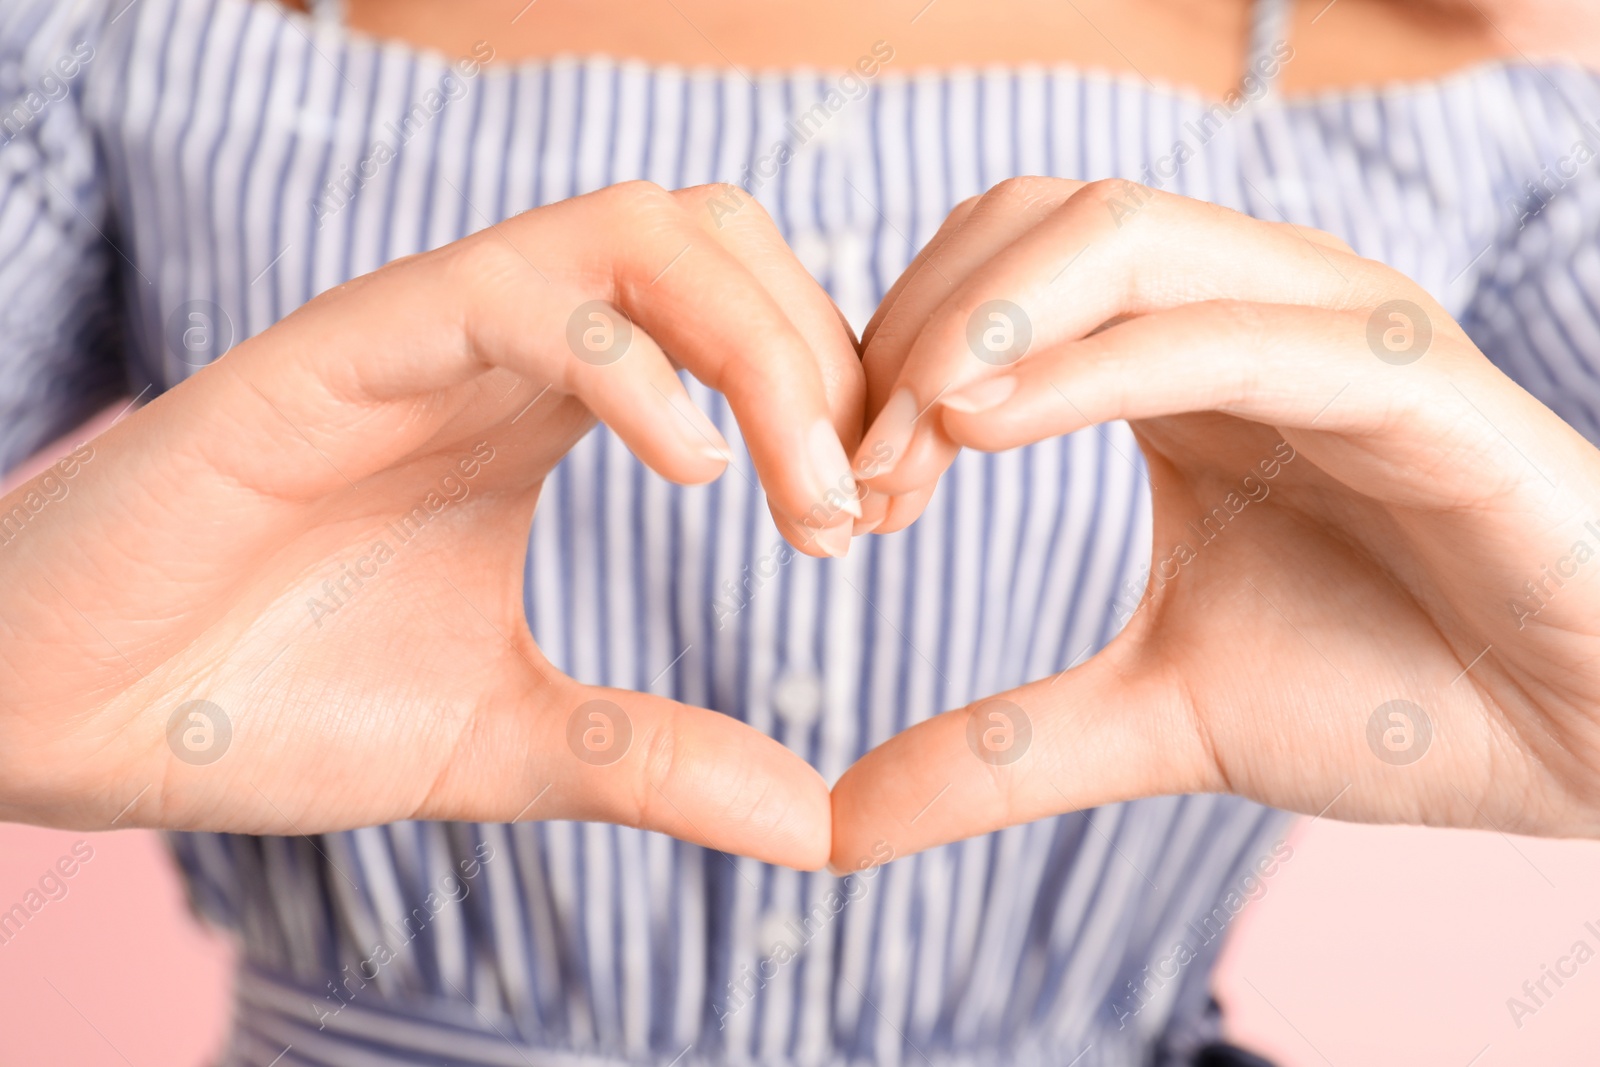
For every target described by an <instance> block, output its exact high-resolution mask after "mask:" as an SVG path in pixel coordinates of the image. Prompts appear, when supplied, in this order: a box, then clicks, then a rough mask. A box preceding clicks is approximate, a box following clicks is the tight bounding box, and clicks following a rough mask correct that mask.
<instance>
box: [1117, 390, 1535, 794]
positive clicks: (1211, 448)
mask: <svg viewBox="0 0 1600 1067" xmlns="http://www.w3.org/2000/svg"><path fill="white" fill-rule="evenodd" d="M1135 430H1136V432H1137V433H1138V434H1139V436H1140V439H1141V443H1142V444H1143V446H1144V449H1145V452H1146V456H1147V458H1148V461H1149V465H1150V468H1151V478H1152V483H1153V503H1154V509H1155V524H1154V531H1155V532H1154V541H1155V553H1154V556H1155V558H1154V561H1153V564H1152V573H1151V578H1150V584H1151V586H1152V594H1151V597H1150V599H1149V600H1147V601H1146V602H1145V603H1144V604H1143V605H1142V607H1140V608H1139V609H1138V611H1137V613H1136V615H1135V619H1134V620H1133V621H1132V622H1131V623H1130V626H1129V628H1128V630H1127V633H1126V636H1125V637H1124V638H1123V641H1124V642H1125V643H1127V644H1128V645H1130V646H1132V648H1133V649H1136V650H1137V651H1132V652H1130V653H1129V654H1131V655H1133V656H1134V657H1136V658H1137V659H1138V661H1139V662H1140V663H1149V664H1150V665H1151V666H1153V667H1155V668H1156V669H1158V670H1160V671H1162V672H1164V673H1166V674H1167V675H1169V676H1170V677H1171V678H1174V679H1181V680H1182V684H1181V691H1183V692H1185V693H1186V695H1187V697H1188V700H1189V702H1190V705H1191V707H1190V709H1189V710H1190V711H1191V712H1192V714H1193V716H1194V718H1195V720H1196V722H1197V723H1199V724H1200V726H1201V728H1202V730H1203V733H1204V735H1205V736H1206V738H1207V739H1208V743H1209V744H1210V745H1211V746H1212V748H1213V752H1214V756H1215V759H1216V762H1217V767H1218V771H1219V773H1220V775H1221V778H1222V783H1221V784H1222V786H1223V787H1224V788H1227V789H1230V790H1232V791H1237V792H1240V793H1243V794H1244V795H1247V796H1251V797H1254V798H1256V799H1259V800H1262V801H1265V802H1267V803H1271V804H1274V805H1277V806H1281V807H1287V808H1291V809H1295V810H1301V811H1313V812H1315V811H1320V810H1322V809H1323V808H1324V807H1326V806H1327V805H1329V804H1331V803H1333V802H1335V800H1336V798H1337V800H1338V809H1337V810H1338V814H1340V815H1341V816H1342V817H1345V818H1355V819H1370V820H1386V821H1396V820H1398V821H1471V816H1472V815H1473V806H1474V805H1475V804H1476V803H1477V800H1478V799H1479V798H1480V797H1481V796H1482V794H1483V793H1484V792H1485V791H1486V790H1485V787H1486V785H1487V782H1486V780H1485V779H1486V776H1487V775H1488V774H1489V772H1490V770H1491V768H1494V770H1495V773H1497V774H1498V775H1500V776H1501V779H1502V781H1501V784H1502V785H1508V784H1512V782H1515V783H1516V784H1518V785H1524V784H1527V782H1528V780H1529V779H1530V778H1531V777H1534V776H1536V775H1538V774H1539V772H1538V770H1537V769H1536V768H1535V767H1534V766H1533V765H1532V763H1531V761H1529V760H1527V759H1525V758H1521V757H1520V756H1519V755H1518V753H1516V752H1515V751H1514V748H1515V746H1514V745H1512V744H1508V740H1509V738H1508V735H1507V728H1508V727H1509V728H1510V729H1511V730H1517V731H1526V730H1527V728H1528V727H1529V726H1530V725H1531V724H1529V723H1526V722H1523V723H1518V722H1515V721H1514V720H1513V721H1510V722H1504V721H1498V722H1497V721H1496V720H1495V719H1494V718H1492V716H1493V715H1494V711H1493V708H1494V705H1493V703H1492V701H1491V699H1486V697H1485V695H1484V694H1485V693H1486V692H1491V693H1492V692H1493V691H1494V688H1495V686H1494V683H1493V682H1492V681H1491V680H1490V679H1491V678H1492V676H1493V666H1494V665H1493V664H1492V663H1486V662H1485V660H1487V659H1488V657H1487V656H1486V657H1485V658H1484V659H1478V656H1479V654H1480V653H1482V652H1484V650H1485V648H1486V646H1488V645H1489V644H1490V643H1491V642H1490V641H1489V639H1488V638H1487V637H1485V636H1484V631H1485V629H1486V627H1485V626H1484V625H1483V623H1484V621H1485V620H1475V619H1470V618H1465V617H1461V609H1463V608H1465V607H1466V605H1463V604H1460V603H1457V602H1456V597H1455V591H1457V590H1460V589H1463V588H1467V587H1468V585H1467V575H1465V574H1463V573H1460V571H1461V568H1462V567H1463V566H1464V561H1463V560H1462V559H1461V558H1459V556H1455V555H1453V554H1445V553H1440V552H1438V551H1437V550H1428V549H1426V548H1425V549H1423V550H1421V551H1419V550H1418V549H1417V548H1416V547H1415V546H1417V545H1419V544H1420V545H1423V546H1436V545H1439V544H1449V543H1452V541H1453V540H1454V539H1452V538H1450V537H1448V536H1445V535H1446V530H1445V528H1446V527H1449V526H1451V525H1453V523H1452V522H1451V520H1450V518H1449V515H1450V509H1452V508H1456V507H1461V506H1465V505H1469V504H1472V503H1474V502H1473V501H1471V500H1470V499H1469V496H1470V495H1471V494H1472V491H1473V489H1474V486H1471V485H1467V484H1461V483H1451V482H1448V481H1441V480H1439V479H1437V478H1432V479H1429V478H1414V477H1410V476H1408V475H1406V474H1402V475H1401V477H1398V478H1396V477H1394V476H1393V475H1392V474H1391V473H1389V471H1386V470H1381V469H1380V468H1381V467H1383V466H1384V465H1383V464H1381V463H1375V462H1373V459H1374V456H1373V455H1372V454H1371V453H1369V452H1366V451H1364V450H1360V449H1357V448H1353V447H1352V445H1351V442H1350V441H1348V440H1347V439H1345V438H1343V437H1341V436H1339V435H1335V434H1318V433H1315V432H1310V433H1297V432H1295V431H1294V430H1292V429H1286V430H1285V431H1283V433H1282V435H1281V436H1280V433H1279V432H1278V431H1277V430H1275V429H1272V428H1269V427H1264V426H1261V425H1259V424H1256V423H1251V422H1246V421H1243V420H1239V419H1234V418H1230V417H1227V416H1219V415H1193V416H1180V417H1176V418H1169V419H1159V420H1150V421H1148V422H1144V423H1140V424H1138V425H1136V426H1135ZM1285 439H1287V440H1288V441H1290V442H1292V443H1293V446H1294V447H1293V450H1292V451H1290V450H1287V449H1285V447H1284V444H1283V442H1284V440H1285ZM1285 452H1287V454H1289V455H1292V456H1293V458H1292V459H1290V460H1289V461H1288V462H1281V460H1280V459H1279V457H1280V456H1282V455H1284V454H1285ZM1263 461H1265V462H1267V463H1268V464H1269V466H1268V468H1267V470H1274V471H1275V472H1276V473H1275V476H1274V477H1271V478H1269V477H1266V472H1265V471H1264V470H1263V469H1262V468H1261V467H1260V464H1261V463H1262V462H1263ZM1420 469H1424V470H1426V469H1428V468H1427V467H1426V466H1424V467H1422V468H1420ZM1391 470H1392V468H1391ZM1241 472H1249V473H1248V474H1245V475H1242V474H1241ZM1246 477H1248V478H1249V480H1248V481H1246V480H1245V478H1246ZM1375 483H1376V484H1375ZM1352 484H1357V485H1360V486H1361V488H1360V489H1353V488H1351V485H1352ZM1383 499H1388V500H1405V501H1407V505H1406V506H1403V507H1402V506H1396V505H1394V504H1389V503H1384V502H1382V501H1383ZM1472 526H1473V532H1474V537H1476V538H1483V537H1485V536H1486V535H1487V536H1492V530H1493V526H1492V524H1491V523H1487V522H1485V521H1483V519H1482V518H1481V517H1480V518H1479V519H1478V520H1476V521H1474V523H1473V524H1472ZM1430 530H1431V532H1430ZM1454 543H1457V544H1460V543H1461V542H1459V541H1454ZM1475 547H1477V548H1483V547H1487V546H1485V545H1483V544H1482V543H1481V542H1480V543H1479V544H1478V545H1477V546H1475ZM1374 561H1382V563H1381V564H1379V565H1374ZM1481 577H1482V575H1481V572H1480V573H1479V574H1478V575H1477V576H1475V578H1474V580H1481ZM1446 609H1448V610H1446ZM1469 665H1470V666H1471V667H1472V670H1471V671H1468V670H1467V669H1466V668H1467V667H1468V666H1469ZM1392 701H1404V702H1408V703H1409V704H1410V705H1414V706H1415V707H1414V708H1413V707H1408V706H1407V704H1391V703H1390V702H1392ZM1380 709H1382V710H1380ZM1418 709H1420V710H1418ZM1374 718H1376V719H1377V720H1378V722H1377V725H1376V726H1375V727H1373V728H1372V729H1371V731H1370V733H1371V736H1369V723H1370V722H1371V720H1373V719H1374ZM1425 799H1426V806H1425V804H1424V800H1425ZM1441 805H1442V807H1443V808H1445V809H1448V810H1451V811H1454V812H1455V813H1456V814H1455V817H1454V818H1453V819H1452V818H1449V817H1447V816H1443V815H1441V814H1440V809H1441ZM1430 813H1431V814H1430ZM1486 814H1487V815H1488V816H1489V817H1490V818H1492V819H1494V820H1495V821H1497V822H1500V821H1505V822H1513V823H1514V822H1515V821H1516V818H1517V812H1516V810H1515V809H1503V810H1502V809H1500V808H1499V807H1498V806H1496V807H1495V810H1492V811H1490V812H1486Z"/></svg>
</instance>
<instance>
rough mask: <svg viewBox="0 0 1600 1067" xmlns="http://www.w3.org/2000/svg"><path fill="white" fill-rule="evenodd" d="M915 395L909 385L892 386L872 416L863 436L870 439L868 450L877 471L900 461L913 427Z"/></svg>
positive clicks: (892, 467) (885, 470)
mask: <svg viewBox="0 0 1600 1067" xmlns="http://www.w3.org/2000/svg"><path fill="white" fill-rule="evenodd" d="M919 414H921V409H920V408H918V407H917V398H916V396H915V395H914V394H913V393H912V392H911V390H909V389H896V390H895V392H894V395H893V396H891V397H890V398H889V402H888V403H886V404H884V405H883V410H882V411H880V412H878V417H877V418H876V419H875V420H873V423H872V429H871V430H869V431H868V433H867V437H868V439H869V440H871V441H872V454H873V458H874V459H875V460H876V464H877V469H876V473H877V474H888V473H889V472H890V471H892V470H894V465H895V464H896V463H898V462H900V457H901V456H903V455H905V453H906V449H907V448H909V447H910V446H911V435H912V434H913V433H914V432H915V431H916V422H917V416H918V415H919Z"/></svg>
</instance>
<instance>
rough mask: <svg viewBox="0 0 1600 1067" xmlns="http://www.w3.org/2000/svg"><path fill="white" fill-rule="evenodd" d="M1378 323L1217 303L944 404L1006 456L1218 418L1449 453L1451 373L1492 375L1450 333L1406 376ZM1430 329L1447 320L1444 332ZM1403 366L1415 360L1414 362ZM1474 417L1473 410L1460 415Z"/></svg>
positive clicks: (1063, 355)
mask: <svg viewBox="0 0 1600 1067" xmlns="http://www.w3.org/2000/svg"><path fill="white" fill-rule="evenodd" d="M1372 318H1373V315H1372V313H1371V312H1363V311H1335V310H1328V309H1324V308H1308V307H1290V306H1284V305H1274V304H1246V303H1240V302H1236V301H1207V302H1204V303H1197V304H1185V305H1183V306H1181V307H1177V308H1174V309H1172V310H1170V311H1164V312H1161V313H1160V314H1155V315H1146V316H1141V317H1139V318H1135V319H1130V320H1128V321H1126V322H1123V323H1121V324H1119V325H1117V326H1114V327H1112V328H1110V329H1108V330H1104V331H1102V332H1100V333H1097V334H1094V335H1093V336H1090V337H1086V338H1084V339H1082V340H1079V341H1073V342H1069V343H1066V344H1063V345H1059V346H1056V347H1054V348H1052V349H1049V350H1047V351H1044V352H1040V353H1038V355H1037V356H1036V357H1035V358H1033V359H1028V360H1023V361H1022V362H1020V363H1019V364H1017V366H1016V367H1014V368H1011V369H1010V370H1008V371H1006V372H1005V373H1004V374H1001V375H1000V376H998V377H995V378H991V379H987V380H985V381H982V382H980V383H977V384H975V385H972V386H970V387H968V388H967V389H966V390H964V391H962V392H959V393H953V394H950V395H947V396H946V397H944V398H943V399H942V400H941V401H940V402H939V407H940V408H941V409H942V410H941V414H940V416H939V420H940V423H941V425H942V427H943V429H944V431H945V432H946V433H947V434H948V435H949V436H950V437H951V439H953V440H955V441H957V442H959V443H960V444H961V445H962V446H964V447H969V448H976V449H981V450H983V451H1003V450H1006V449H1011V448H1016V447H1019V446H1021V445H1024V444H1028V443H1031V442H1033V441H1039V440H1043V439H1044V438H1046V437H1055V436H1059V435H1061V434H1064V433H1070V432H1072V431H1074V430H1077V429H1081V428H1083V427H1085V426H1090V425H1096V424H1099V423H1103V422H1108V421H1112V420H1115V419H1126V420H1129V421H1138V420H1144V419H1153V418H1158V417H1160V416H1166V415H1179V414H1184V413H1188V412H1200V411H1216V412H1221V413H1223V414H1229V415H1235V416H1238V417H1240V418H1244V419H1249V420H1252V421H1255V422H1260V423H1265V424H1268V425H1272V426H1276V427H1280V428H1297V429H1304V430H1317V431H1322V432H1325V433H1329V434H1344V435H1350V436H1355V435H1359V436H1362V437H1366V438H1372V437H1376V436H1380V435H1382V436H1390V437H1394V436H1397V435H1398V436H1399V437H1402V438H1404V439H1405V440H1407V441H1411V442H1413V443H1416V442H1421V443H1422V444H1425V445H1427V446H1428V447H1445V446H1447V445H1448V443H1449V442H1450V441H1456V440H1457V439H1458V437H1459V435H1450V436H1449V437H1440V436H1430V435H1428V434H1419V433H1418V430H1417V427H1418V420H1425V421H1437V422H1439V423H1440V425H1441V429H1442V428H1443V427H1444V425H1445V424H1447V423H1449V422H1451V421H1453V420H1455V419H1456V418H1457V417H1458V416H1459V415H1460V412H1459V411H1457V410H1455V408H1454V406H1452V405H1440V404H1439V402H1438V401H1439V391H1440V388H1441V386H1442V384H1443V382H1444V380H1445V378H1444V377H1443V374H1442V373H1441V372H1449V373H1450V374H1451V376H1452V377H1459V378H1461V379H1462V380H1466V379H1467V378H1469V377H1470V376H1471V375H1473V374H1475V373H1485V372H1490V371H1491V368H1489V367H1488V365H1487V362H1486V361H1485V360H1484V359H1483V357H1482V356H1481V355H1480V354H1478V353H1477V351H1476V350H1475V349H1473V348H1472V346H1471V344H1470V342H1466V341H1465V340H1464V339H1462V338H1461V337H1460V336H1459V335H1458V333H1457V331H1456V330H1455V328H1454V327H1453V326H1452V327H1450V328H1449V329H1448V331H1445V330H1441V332H1440V333H1439V334H1437V335H1434V334H1433V333H1432V327H1431V326H1429V327H1428V328H1427V333H1428V338H1427V340H1426V341H1422V340H1420V338H1421V336H1422V335H1421V334H1420V333H1419V334H1417V335H1415V336H1414V338H1413V340H1414V341H1415V342H1416V343H1417V344H1418V345H1419V347H1418V348H1417V349H1416V351H1415V352H1414V354H1415V356H1416V361H1415V362H1413V363H1406V364H1401V365H1396V364H1394V363H1390V362H1386V361H1384V360H1383V359H1380V358H1377V357H1376V356H1375V355H1374V354H1373V352H1372V350H1371V349H1370V348H1369V346H1368V336H1369V323H1370V322H1371V321H1372ZM1432 321H1435V322H1436V321H1439V320H1438V319H1433V320H1432ZM1405 358H1410V357H1409V356H1407V357H1405ZM1461 406H1462V407H1464V406H1465V405H1464V403H1463V404H1462V405H1461Z"/></svg>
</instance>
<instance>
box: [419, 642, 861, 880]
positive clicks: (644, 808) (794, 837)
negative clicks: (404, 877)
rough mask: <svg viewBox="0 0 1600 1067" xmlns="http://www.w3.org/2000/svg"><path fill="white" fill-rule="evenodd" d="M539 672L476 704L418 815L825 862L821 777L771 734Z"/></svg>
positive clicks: (645, 696)
mask: <svg viewBox="0 0 1600 1067" xmlns="http://www.w3.org/2000/svg"><path fill="white" fill-rule="evenodd" d="M540 673H541V674H542V675H543V676H544V678H545V679H548V681H547V682H541V681H539V680H537V679H536V680H534V681H533V683H532V692H531V693H527V694H524V695H523V696H522V698H521V699H509V700H504V701H501V702H497V703H494V704H491V705H490V706H488V707H485V708H483V709H482V710H481V712H480V715H479V718H478V721H477V722H476V723H475V726H474V730H473V731H472V738H471V741H470V743H464V744H463V745H462V746H460V748H458V750H457V752H456V753H455V754H454V755H453V756H452V758H451V760H450V766H449V769H448V770H447V771H446V773H445V775H444V776H443V777H442V778H441V781H440V784H439V786H438V787H437V788H435V789H434V790H433V791H432V795H431V797H430V801H429V804H428V808H429V811H428V813H427V814H426V815H425V816H423V817H426V818H436V819H460V820H468V821H474V822H496V821H498V822H513V821H523V820H544V819H575V820H580V821H588V822H609V823H618V824H621V825H624V826H633V827H637V828H640V829H645V830H657V831H660V832H661V833H665V834H670V835H671V836H673V837H677V838H681V839H682V840H685V841H689V842H692V843H694V844H697V845H703V846H705V847H707V848H711V849H716V850H718V851H721V852H732V853H736V854H738V855H741V856H750V857H752V858H755V859H758V860H762V861H763V862H767V863H776V864H781V865H783V866H786V867H795V868H799V869H802V870H817V869H818V868H820V867H822V865H823V864H824V863H825V862H827V858H828V850H829V833H830V826H829V822H830V818H829V805H828V787H827V784H826V783H825V782H824V781H823V779H822V776H821V775H820V774H818V773H817V771H816V769H815V768H813V767H812V766H811V765H810V764H808V763H806V762H805V760H803V759H801V758H800V757H799V756H797V755H795V753H793V752H791V751H790V750H789V749H787V748H785V747H784V746H783V745H782V744H780V743H779V742H777V741H775V740H773V739H772V738H770V737H768V736H766V735H765V734H763V733H761V732H760V731H758V730H755V729H753V728H752V727H750V726H747V725H745V724H744V723H742V722H739V721H738V720H737V719H733V718H730V717H729V716H727V715H724V714H722V713H720V712H715V711H710V710H708V709H706V708H699V707H694V706H692V705H688V704H681V703H679V702H677V701H675V700H669V699H667V698H665V697H659V696H655V695H652V694H649V693H638V692H634V691H632V690H626V689H609V688H604V687H599V686H587V685H581V684H579V683H577V682H575V681H573V680H572V679H570V678H567V677H566V676H564V675H560V674H557V673H556V672H555V671H554V670H553V669H552V668H550V667H548V666H544V667H543V668H542V670H541V671H540Z"/></svg>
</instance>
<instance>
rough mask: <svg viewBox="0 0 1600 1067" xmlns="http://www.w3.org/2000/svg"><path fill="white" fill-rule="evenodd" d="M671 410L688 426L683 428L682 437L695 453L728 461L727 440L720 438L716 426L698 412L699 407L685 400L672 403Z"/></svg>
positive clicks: (729, 450) (704, 414)
mask: <svg viewBox="0 0 1600 1067" xmlns="http://www.w3.org/2000/svg"><path fill="white" fill-rule="evenodd" d="M672 410H673V411H676V412H677V413H678V414H680V415H682V416H683V417H684V420H685V421H686V422H687V423H688V424H689V425H687V426H685V427H684V429H683V436H684V437H685V438H686V439H687V440H688V441H690V442H691V443H692V444H693V445H694V447H695V450H696V451H698V452H702V453H704V454H705V455H708V456H711V457H712V458H714V459H717V460H722V461H726V460H727V459H728V456H729V454H730V453H731V449H729V448H728V439H727V438H726V437H723V436H722V431H721V430H719V429H717V424H716V423H714V422H712V421H711V419H710V418H708V417H707V416H706V413H705V412H703V411H701V410H700V405H698V404H696V403H695V402H694V401H693V400H685V401H683V402H682V403H673V404H672Z"/></svg>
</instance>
